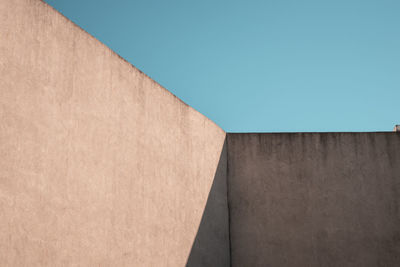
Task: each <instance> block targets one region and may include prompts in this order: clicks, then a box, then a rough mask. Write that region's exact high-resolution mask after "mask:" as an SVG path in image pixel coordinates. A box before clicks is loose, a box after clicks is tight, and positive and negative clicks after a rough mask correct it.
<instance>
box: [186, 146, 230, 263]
mask: <svg viewBox="0 0 400 267" xmlns="http://www.w3.org/2000/svg"><path fill="white" fill-rule="evenodd" d="M226 173H227V151H226V144H225V145H224V148H223V150H222V153H221V158H220V159H219V163H218V168H217V171H216V172H215V177H214V181H213V184H212V186H211V190H210V194H209V195H208V199H207V204H206V207H205V208H204V212H203V216H202V218H201V222H200V226H199V229H198V232H197V235H196V238H195V240H194V242H193V247H192V250H191V252H190V255H189V258H188V261H187V267H206V266H207V267H229V266H230V251H229V250H230V248H229V245H230V244H229V212H228V199H227V194H228V192H227V180H226V178H227V177H226Z"/></svg>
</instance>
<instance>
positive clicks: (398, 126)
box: [393, 124, 400, 133]
mask: <svg viewBox="0 0 400 267" xmlns="http://www.w3.org/2000/svg"><path fill="white" fill-rule="evenodd" d="M393 131H395V132H399V133H400V124H397V125H395V126H394V129H393Z"/></svg>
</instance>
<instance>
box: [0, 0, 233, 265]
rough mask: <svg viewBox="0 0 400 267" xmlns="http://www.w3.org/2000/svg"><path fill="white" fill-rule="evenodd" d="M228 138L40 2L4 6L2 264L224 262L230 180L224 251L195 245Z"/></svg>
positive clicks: (221, 191) (218, 197)
mask: <svg viewBox="0 0 400 267" xmlns="http://www.w3.org/2000/svg"><path fill="white" fill-rule="evenodd" d="M224 140H225V132H224V131H223V130H221V129H220V128H219V127H218V126H216V125H215V124H214V123H213V122H211V121H210V120H209V119H207V118H205V117H204V116H202V115H201V114H200V113H198V112H196V111H195V110H193V109H192V108H190V107H189V106H187V105H185V104H184V103H183V102H181V101H180V100H179V99H177V98H176V97H175V96H173V95H172V94H171V93H169V92H168V91H166V90H165V89H163V88H162V87H161V86H160V85H158V84H157V83H155V82H154V81H152V80H151V79H150V78H148V77H147V76H146V75H144V74H143V73H141V72H140V71H139V70H137V69H136V68H134V67H133V66H131V65H130V64H128V63H127V62H125V61H124V60H122V59H121V58H120V57H119V56H118V55H116V54H115V53H113V52H112V51H110V50H109V49H108V48H107V47H105V46H104V45H102V44H101V43H100V42H98V41H97V40H96V39H94V38H93V37H91V36H90V35H88V34H87V33H86V32H84V31H83V30H81V29H80V28H78V27H77V26H76V25H74V24H73V23H71V22H70V21H68V20H67V19H66V18H64V17H63V16H62V15H60V14H59V13H57V12H56V11H55V10H53V9H52V8H51V7H49V6H48V5H46V4H45V3H43V2H42V1H39V0H12V1H10V0H0V159H1V160H0V218H1V219H0V262H1V265H2V266H184V265H185V264H186V262H187V261H188V259H189V258H190V256H191V254H190V253H197V254H196V255H198V253H202V255H203V257H202V258H203V260H205V261H206V262H207V263H208V264H209V265H208V266H227V265H229V242H228V211H227V207H226V183H225V186H224V185H223V184H222V185H221V186H218V187H215V190H214V193H213V201H212V202H210V201H209V203H207V205H209V206H210V205H211V208H212V210H214V211H219V216H220V218H219V220H218V222H214V223H213V224H210V225H209V226H208V230H207V231H202V235H206V236H207V235H210V234H211V235H213V232H219V233H221V234H220V235H219V236H218V237H213V238H210V240H212V244H218V247H219V249H218V250H216V251H214V250H212V251H209V252H207V253H204V251H205V250H206V248H207V247H210V243H207V238H205V237H204V236H202V238H201V239H202V240H206V241H204V242H202V243H201V244H200V245H197V246H196V247H194V248H192V246H193V243H194V242H195V239H198V238H199V236H198V233H197V232H198V230H199V225H200V222H201V220H202V216H203V211H204V208H205V206H206V202H207V199H208V196H209V193H210V190H211V187H212V184H213V181H214V177H219V178H218V181H220V180H221V177H222V179H223V180H225V178H226V177H225V176H224V175H226V172H223V171H219V172H218V173H216V171H217V168H218V165H219V164H221V162H220V160H221V159H222V164H226V156H224V154H222V155H221V153H222V151H223V150H222V149H223V144H224ZM224 159H225V163H224ZM213 203H216V206H215V207H213ZM196 235H197V236H196ZM210 242H211V241H210ZM211 247H212V246H211ZM199 250H200V252H199ZM201 251H203V252H201ZM196 264H197V262H193V261H192V265H193V266H195V265H196ZM197 265H198V264H197Z"/></svg>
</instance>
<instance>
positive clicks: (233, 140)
mask: <svg viewBox="0 0 400 267" xmlns="http://www.w3.org/2000/svg"><path fill="white" fill-rule="evenodd" d="M227 140H228V185H229V188H228V191H229V206H230V216H231V217H230V222H231V224H230V233H231V261H232V266H279V267H283V266H312V267H314V266H335V267H345V266H354V267H356V266H364V267H368V266H370V267H376V266H386V267H396V266H399V263H400V135H399V134H398V133H288V134H282V133H279V134H228V137H227Z"/></svg>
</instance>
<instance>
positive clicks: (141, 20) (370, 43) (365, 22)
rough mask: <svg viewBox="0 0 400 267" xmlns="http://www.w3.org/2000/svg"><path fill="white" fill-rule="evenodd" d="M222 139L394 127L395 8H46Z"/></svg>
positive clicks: (398, 118)
mask: <svg viewBox="0 0 400 267" xmlns="http://www.w3.org/2000/svg"><path fill="white" fill-rule="evenodd" d="M46 2H47V3H49V4H50V5H52V6H53V7H55V8H56V9H57V10H59V11H60V12H61V13H63V14H64V15H65V16H66V17H68V18H69V19H71V20H72V21H74V22H75V23H76V24H78V25H79V26H81V27H82V28H83V29H85V30H86V31H87V32H89V33H90V34H92V35H93V36H95V37H96V38H97V39H99V40H100V41H101V42H103V43H105V44H106V45H107V46H109V47H110V48H111V49H112V50H114V51H115V52H117V53H118V54H119V55H121V56H122V57H123V58H125V59H126V60H128V61H129V62H131V63H132V64H133V65H135V66H136V67H138V68H139V69H140V70H142V71H143V72H145V73H146V74H147V75H149V76H150V77H152V78H153V79H154V80H156V81H157V82H158V83H160V84H161V85H162V86H164V87H165V88H167V89H168V90H169V91H171V92H172V93H174V94H175V95H177V96H178V97H179V98H181V99H182V100H183V101H185V102H186V103H188V104H189V105H191V106H192V107H194V108H195V109H197V110H198V111H200V112H201V113H203V114H204V115H206V116H207V117H209V118H210V119H212V120H213V121H215V122H216V123H217V124H218V125H220V126H221V127H222V128H223V129H224V130H226V131H229V132H296V131H302V132H303V131H304V132H308V131H391V130H392V129H393V126H394V125H395V124H396V123H397V124H400V15H399V14H400V1H398V0H376V1H372V0H357V1H355V0H334V1H325V0H304V1H298V0H297V1H295V0H293V1H288V0H243V1H237V0H229V1H227V0H226V1H222V0H201V1H194V0H179V1H178V0H169V1H166V0H142V1H138V0H113V1H111V0H84V1H83V0H46Z"/></svg>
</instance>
